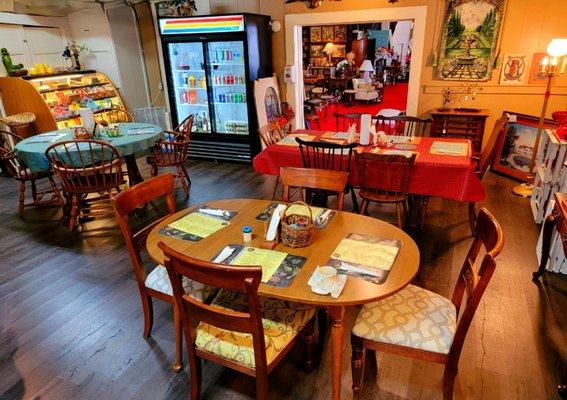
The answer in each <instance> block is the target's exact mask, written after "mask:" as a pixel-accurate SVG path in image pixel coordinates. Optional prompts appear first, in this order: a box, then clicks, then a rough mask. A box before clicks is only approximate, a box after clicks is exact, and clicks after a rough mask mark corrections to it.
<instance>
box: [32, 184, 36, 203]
mask: <svg viewBox="0 0 567 400" xmlns="http://www.w3.org/2000/svg"><path fill="white" fill-rule="evenodd" d="M31 190H32V199H33V202H34V203H37V185H36V184H35V179H32V180H31Z"/></svg>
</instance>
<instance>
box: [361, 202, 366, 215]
mask: <svg viewBox="0 0 567 400" xmlns="http://www.w3.org/2000/svg"><path fill="white" fill-rule="evenodd" d="M367 210H368V200H366V199H362V203H361V204H360V213H361V214H362V215H366V212H367Z"/></svg>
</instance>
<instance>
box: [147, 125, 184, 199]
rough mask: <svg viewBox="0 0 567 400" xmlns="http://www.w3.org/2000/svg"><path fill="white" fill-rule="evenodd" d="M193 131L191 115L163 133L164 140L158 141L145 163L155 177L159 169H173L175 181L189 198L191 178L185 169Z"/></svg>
mask: <svg viewBox="0 0 567 400" xmlns="http://www.w3.org/2000/svg"><path fill="white" fill-rule="evenodd" d="M192 129H193V115H190V116H189V117H187V118H186V119H185V120H184V121H183V122H181V124H179V126H177V128H176V130H175V131H165V134H166V139H165V140H163V139H160V140H158V141H157V142H156V144H155V145H154V146H153V148H152V149H151V154H150V155H149V156H148V157H147V158H146V161H147V163H148V164H150V166H151V175H152V176H157V174H158V170H159V168H166V167H175V168H176V169H177V174H176V175H175V177H176V179H177V180H179V182H180V183H181V187H182V188H183V190H184V191H185V194H186V195H187V196H189V186H190V185H191V178H190V177H189V172H187V168H186V167H185V163H186V162H187V157H188V156H189V142H190V141H191V130H192Z"/></svg>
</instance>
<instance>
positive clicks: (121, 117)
mask: <svg viewBox="0 0 567 400" xmlns="http://www.w3.org/2000/svg"><path fill="white" fill-rule="evenodd" d="M93 115H94V120H95V122H96V123H97V124H100V125H103V126H105V125H108V124H119V123H121V122H133V121H134V116H133V115H132V114H130V113H129V112H128V111H127V110H125V109H123V108H118V107H111V108H101V109H100V110H96V111H95V112H94V113H93Z"/></svg>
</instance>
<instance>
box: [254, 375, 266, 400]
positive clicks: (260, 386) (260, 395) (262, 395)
mask: <svg viewBox="0 0 567 400" xmlns="http://www.w3.org/2000/svg"><path fill="white" fill-rule="evenodd" d="M256 373H257V375H256V400H265V399H267V398H268V374H267V373H266V371H264V372H263V373H258V370H256Z"/></svg>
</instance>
